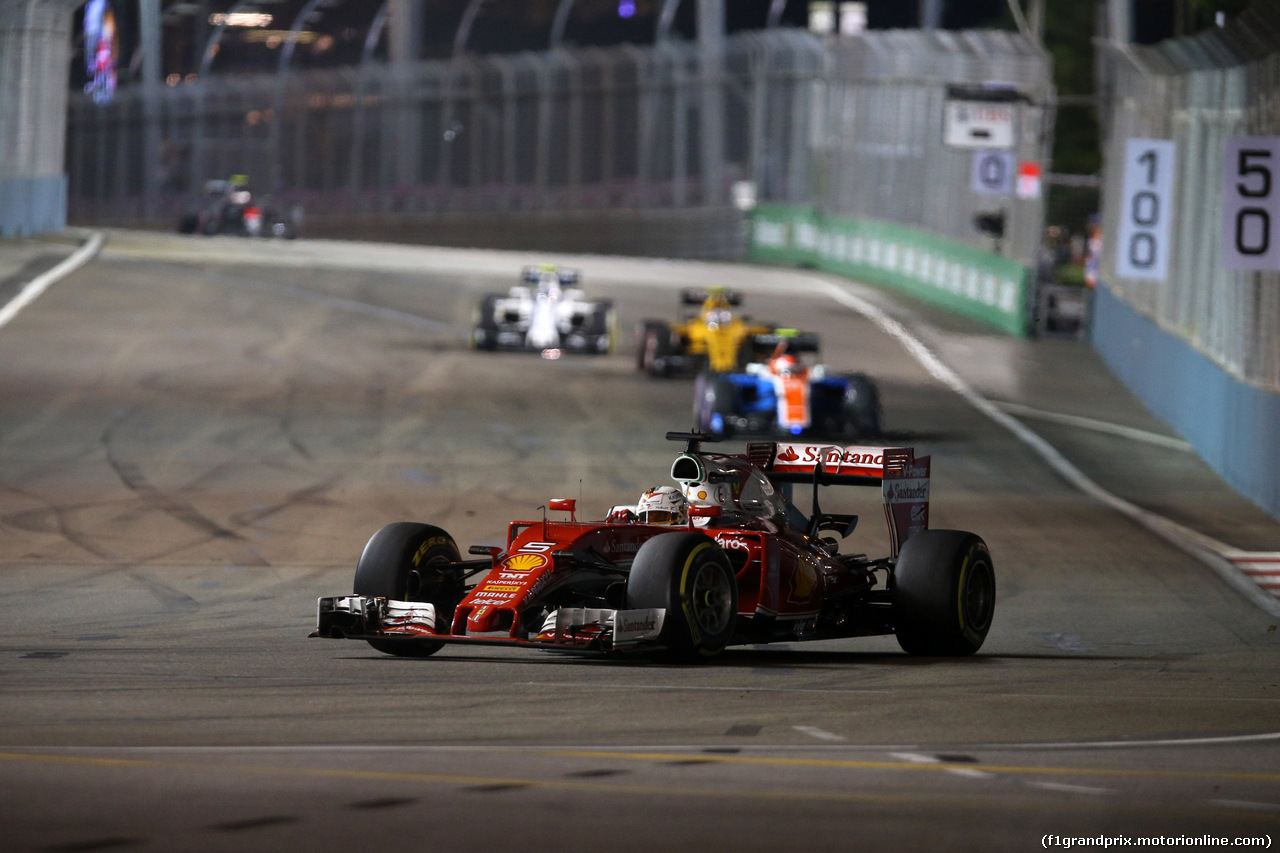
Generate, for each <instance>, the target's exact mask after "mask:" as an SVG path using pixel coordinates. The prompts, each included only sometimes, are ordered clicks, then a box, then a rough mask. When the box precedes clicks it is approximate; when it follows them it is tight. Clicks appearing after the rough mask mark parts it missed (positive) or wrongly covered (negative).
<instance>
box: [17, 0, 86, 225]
mask: <svg viewBox="0 0 1280 853" xmlns="http://www.w3.org/2000/svg"><path fill="white" fill-rule="evenodd" d="M78 5H79V3H73V2H69V1H68V0H56V2H50V0H21V2H18V1H17V0H0V236H16V235H21V234H34V233H38V232H42V231H59V230H61V229H62V228H63V226H64V225H65V224H66V218H67V214H66V210H67V182H66V177H65V175H64V172H63V149H64V140H65V138H66V123H67V85H68V78H69V63H70V60H71V53H70V51H71V18H72V11H73V10H74V9H75V8H76V7H77V6H78Z"/></svg>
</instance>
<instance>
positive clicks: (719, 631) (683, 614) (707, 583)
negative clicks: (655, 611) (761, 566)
mask: <svg viewBox="0 0 1280 853" xmlns="http://www.w3.org/2000/svg"><path fill="white" fill-rule="evenodd" d="M627 607H628V608H630V609H634V610H644V609H649V608H658V607H661V608H664V609H665V610H666V616H665V617H664V619H663V624H662V635H661V637H660V642H661V643H662V644H663V645H665V646H666V647H667V648H668V649H670V650H671V651H672V652H674V653H675V654H677V655H679V656H681V657H689V658H694V659H705V658H711V657H715V656H716V655H718V654H719V653H720V652H721V651H722V650H723V649H724V647H725V646H726V645H728V643H729V640H730V639H732V638H733V631H734V622H735V620H736V619H737V615H738V583H737V580H736V579H735V578H734V576H733V568H732V566H730V565H729V558H728V557H726V556H725V553H724V550H723V549H722V548H721V547H720V546H719V545H717V544H716V542H715V540H714V539H712V538H711V537H709V536H707V535H706V534H704V533H698V532H695V531H681V532H678V533H662V534H659V535H658V536H655V537H653V538H652V539H650V540H649V541H647V542H645V543H644V544H643V545H641V546H640V550H639V551H637V552H636V557H635V561H634V562H633V563H632V564H631V575H630V576H629V577H628V578H627Z"/></svg>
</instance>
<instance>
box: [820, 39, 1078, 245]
mask: <svg viewBox="0 0 1280 853" xmlns="http://www.w3.org/2000/svg"><path fill="white" fill-rule="evenodd" d="M832 64H833V68H832V71H831V73H829V74H828V75H827V78H826V85H825V98H824V106H825V109H824V110H823V111H822V112H821V113H820V114H819V116H820V118H821V120H820V122H818V123H817V125H816V133H815V147H816V148H817V150H818V151H819V152H820V156H819V160H818V163H819V169H820V170H821V175H822V180H820V181H818V182H817V183H816V186H815V192H816V194H817V198H818V201H819V205H820V209H822V210H823V211H824V212H830V213H835V214H840V215H844V216H854V217H862V218H874V219H882V220H889V221H891V222H896V223H899V224H902V225H911V226H915V227H918V228H922V229H924V230H926V231H930V232H932V233H933V234H936V235H940V236H944V237H949V238H951V239H953V240H956V241H959V242H961V243H965V244H968V245H971V246H976V247H979V248H984V249H990V248H993V244H992V241H991V240H990V239H988V238H986V237H984V236H982V235H981V234H980V233H979V232H978V231H977V230H976V229H975V226H974V217H975V216H977V215H979V214H983V213H987V214H995V215H997V216H1002V217H1003V219H1004V222H1005V233H1004V236H1003V238H1001V240H1000V242H999V245H998V246H996V247H995V248H997V250H998V252H999V253H1001V254H1004V255H1005V256H1007V257H1010V258H1012V259H1014V260H1017V261H1018V262H1020V263H1022V264H1024V265H1028V266H1029V265H1031V263H1032V262H1033V260H1034V257H1035V253H1036V249H1037V248H1038V246H1039V245H1040V239H1041V230H1042V226H1043V222H1044V198H1043V191H1042V189H1040V188H1039V187H1031V188H1026V187H1024V188H1023V190H1024V191H1021V192H1020V191H1018V187H1016V185H1015V182H1014V176H1013V175H1007V176H1006V178H1007V180H1006V181H1004V183H1003V188H997V191H995V192H992V193H991V194H984V193H980V192H978V191H976V190H975V186H974V163H975V158H976V157H977V156H978V149H975V148H971V147H957V146H956V145H954V144H948V143H947V140H946V138H945V128H944V116H945V113H946V106H947V102H948V100H964V101H970V102H973V101H977V102H982V101H987V100H989V102H991V103H996V104H1000V105H1001V106H1002V108H1004V109H1006V110H1008V111H1010V113H1011V116H1012V124H1013V134H1012V138H1011V139H1010V140H1008V144H1009V148H1008V153H1009V154H1011V155H1012V162H1014V163H1018V164H1022V163H1031V164H1038V165H1040V166H1045V167H1046V168H1045V171H1048V170H1047V163H1048V156H1049V150H1050V145H1051V142H1052V121H1053V115H1054V106H1053V104H1054V99H1055V96H1054V88H1053V82H1052V77H1051V72H1052V69H1051V66H1050V63H1049V60H1048V58H1047V56H1046V55H1045V53H1044V50H1043V49H1042V48H1039V47H1037V46H1036V45H1034V44H1033V43H1032V42H1031V41H1030V40H1028V39H1026V38H1023V37H1022V36H1019V35H1017V34H1015V33H1011V32H1003V31H995V30H983V31H965V32H953V31H945V30H936V31H928V32H922V31H916V30H898V31H887V32H872V33H867V34H864V35H863V36H861V37H858V38H850V39H841V40H839V41H837V42H835V43H834V48H833V50H832ZM992 145H993V147H994V146H995V145H997V143H996V142H993V143H992ZM998 162H1001V163H1004V162H1008V161H1005V160H999V161H998Z"/></svg>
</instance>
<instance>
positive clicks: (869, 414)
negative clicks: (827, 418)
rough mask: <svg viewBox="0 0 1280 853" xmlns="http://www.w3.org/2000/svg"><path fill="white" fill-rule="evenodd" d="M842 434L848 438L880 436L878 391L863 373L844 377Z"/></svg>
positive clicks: (869, 378)
mask: <svg viewBox="0 0 1280 853" xmlns="http://www.w3.org/2000/svg"><path fill="white" fill-rule="evenodd" d="M844 379H845V381H847V382H848V383H849V388H848V390H846V391H845V395H844V432H845V435H846V436H847V437H849V438H864V437H867V436H877V435H880V389H879V388H878V387H876V383H875V382H873V381H871V377H869V376H867V375H866V374H865V373H852V374H850V375H848V376H845V377H844Z"/></svg>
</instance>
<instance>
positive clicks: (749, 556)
mask: <svg viewBox="0 0 1280 853" xmlns="http://www.w3.org/2000/svg"><path fill="white" fill-rule="evenodd" d="M667 438H668V439H672V440H678V441H682V442H685V448H684V452H682V453H679V454H678V455H677V456H676V459H675V462H674V463H673V465H672V467H671V478H672V479H673V480H674V481H675V483H676V486H675V487H672V486H659V487H655V488H653V489H650V490H648V491H647V492H645V494H644V495H643V496H642V498H641V501H640V503H639V504H638V505H636V507H635V510H634V511H633V510H632V509H631V507H630V506H621V507H615V508H614V509H613V510H612V511H611V512H610V513H609V514H608V516H607V517H606V518H604V519H602V520H599V521H586V520H580V519H578V518H577V512H576V511H577V501H575V500H572V499H552V500H549V501H548V502H547V504H546V509H549V510H550V511H551V512H553V513H567V515H568V518H567V519H557V520H551V519H548V518H547V517H546V509H544V511H543V517H542V518H541V519H538V518H536V517H535V518H534V519H531V520H525V521H513V522H511V523H510V525H509V527H508V532H507V541H506V544H505V546H503V547H483V546H476V545H473V546H471V548H470V549H469V553H470V554H473V555H477V556H479V559H471V560H464V559H462V558H461V557H460V556H459V551H458V546H457V545H456V544H455V542H454V540H453V538H452V537H451V536H449V534H448V533H446V532H445V531H444V530H442V529H440V528H439V527H434V526H432V525H429V524H420V523H416V522H398V523H395V524H390V525H387V526H386V527H384V528H382V529H381V530H379V531H378V532H377V533H375V534H374V535H373V538H371V539H370V540H369V542H368V544H367V545H366V546H365V548H364V552H363V553H362V554H361V556H360V560H359V563H358V564H357V566H356V572H355V582H354V593H353V594H351V595H340V596H335V597H326V598H321V599H320V600H319V603H318V616H317V626H316V631H315V632H314V633H312V635H311V636H313V637H328V638H338V639H341V638H348V639H356V640H366V641H368V642H369V644H370V645H371V646H373V647H374V648H375V649H377V650H379V651H382V652H386V653H387V654H392V655H405V656H426V655H430V654H433V653H435V652H436V651H438V650H439V649H440V648H442V647H443V646H444V645H446V644H449V643H460V644H462V643H471V644H489V645H501V646H512V647H518V648H532V649H542V650H548V651H566V652H568V651H572V652H597V653H604V654H622V653H663V654H668V655H674V656H676V657H685V658H695V659H696V658H705V657H711V656H714V655H716V654H718V653H719V652H720V651H721V650H723V649H724V648H725V647H726V646H729V645H734V644H759V643H769V642H774V641H785V642H795V641H798V640H825V639H833V638H840V637H860V636H872V635H882V634H894V635H896V637H897V640H898V643H899V645H900V646H901V647H902V648H903V649H904V650H905V651H907V652H909V653H912V654H919V655H969V654H972V653H974V652H976V651H977V650H978V649H979V648H980V647H981V646H982V643H983V640H984V639H985V637H986V635H987V631H988V629H989V628H990V626H991V620H992V616H993V614H994V611H995V597H996V581H995V573H994V570H993V568H992V561H991V555H990V553H989V552H988V550H987V546H986V544H985V543H984V542H983V541H982V539H981V538H979V537H978V536H976V535H974V534H972V533H966V532H963V531H959V530H930V529H928V527H929V497H930V496H929V458H928V457H916V456H915V454H914V451H912V450H911V449H910V448H881V447H841V446H834V445H822V444H811V443H804V444H799V443H775V442H762V443H755V444H748V445H747V447H746V452H745V453H743V454H739V455H726V454H719V453H710V452H707V451H704V450H703V449H702V443H703V442H706V441H709V440H711V436H707V435H702V434H698V433H668V434H667ZM795 484H807V485H809V486H810V487H811V488H812V489H813V500H812V512H811V513H810V514H809V515H808V516H805V515H804V514H803V513H802V512H801V511H800V510H799V509H797V507H796V506H795V504H794V503H793V502H792V498H791V490H792V488H793V486H794V485H795ZM831 485H847V486H870V487H874V488H876V489H877V490H878V491H879V492H880V495H881V499H882V502H883V505H884V512H885V517H886V519H887V520H888V524H889V549H890V550H889V554H888V555H887V556H883V557H878V558H869V557H867V556H866V555H865V554H860V553H847V554H846V553H841V550H840V542H839V540H840V539H842V538H845V537H847V536H849V535H850V534H851V533H852V532H853V530H854V527H855V526H856V524H857V521H858V517H857V516H856V515H842V514H834V513H824V512H823V511H822V510H821V509H820V508H819V506H818V497H819V487H820V486H831ZM539 509H543V508H542V507H539ZM831 534H834V535H831ZM477 576H483V577H482V578H480V579H479V580H475V578H477Z"/></svg>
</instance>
